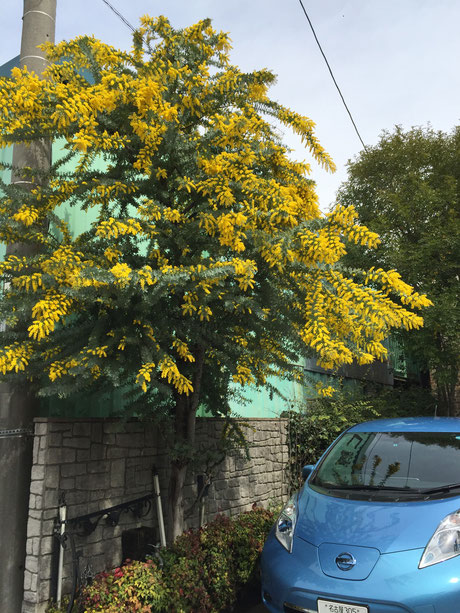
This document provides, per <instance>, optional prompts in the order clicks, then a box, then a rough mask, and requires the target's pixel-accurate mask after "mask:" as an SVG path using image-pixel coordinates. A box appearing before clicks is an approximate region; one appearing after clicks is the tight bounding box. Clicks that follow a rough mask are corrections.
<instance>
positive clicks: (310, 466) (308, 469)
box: [302, 464, 315, 481]
mask: <svg viewBox="0 0 460 613" xmlns="http://www.w3.org/2000/svg"><path fill="white" fill-rule="evenodd" d="M314 469H315V465H314V464H307V465H306V466H304V467H303V468H302V479H303V480H304V481H306V480H307V479H308V477H309V476H310V475H311V473H312V472H313V470H314Z"/></svg>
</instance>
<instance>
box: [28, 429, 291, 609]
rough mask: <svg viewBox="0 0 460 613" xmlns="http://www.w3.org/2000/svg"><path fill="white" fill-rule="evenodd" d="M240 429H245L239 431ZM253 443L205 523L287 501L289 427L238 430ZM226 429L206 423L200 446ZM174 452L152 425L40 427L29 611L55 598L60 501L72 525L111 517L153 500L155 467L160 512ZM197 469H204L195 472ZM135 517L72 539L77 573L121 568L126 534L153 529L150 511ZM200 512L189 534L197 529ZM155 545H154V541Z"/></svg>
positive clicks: (192, 490) (191, 493) (221, 479)
mask: <svg viewBox="0 0 460 613" xmlns="http://www.w3.org/2000/svg"><path fill="white" fill-rule="evenodd" d="M243 423H244V425H243ZM242 425H243V428H244V430H245V434H246V438H247V440H248V443H249V451H250V460H249V461H247V460H246V459H245V458H244V457H242V456H241V454H239V453H238V452H236V451H235V452H231V453H230V454H229V455H228V456H227V458H226V459H225V460H224V461H223V462H222V463H221V464H220V465H219V466H218V467H217V469H216V470H215V471H214V475H213V480H212V484H211V486H210V488H209V492H208V496H207V498H206V501H205V521H208V520H211V519H212V518H213V517H214V516H215V514H216V513H228V514H237V513H240V512H243V511H246V510H249V509H250V508H251V506H252V504H253V503H254V502H256V503H257V504H263V505H267V504H268V503H269V502H271V501H280V500H281V499H283V498H284V497H285V495H286V493H287V492H286V487H285V478H284V470H285V466H286V463H287V460H288V450H287V445H286V423H285V421H284V420H280V419H252V420H244V422H242ZM222 428H223V421H222V420H219V419H212V418H209V419H208V418H201V419H199V420H198V424H197V443H198V445H202V446H206V445H207V444H208V443H209V442H210V441H211V442H212V441H215V440H217V439H218V437H219V436H220V434H221V431H222ZM168 465H169V459H168V450H167V447H166V445H165V439H164V437H163V436H162V435H161V433H159V432H158V431H157V430H155V428H154V427H153V426H152V425H149V424H144V423H141V422H137V421H133V422H128V423H123V422H119V421H115V420H103V419H91V420H75V419H73V420H71V419H45V418H39V419H37V420H36V422H35V437H34V460H33V468H32V482H31V488H30V505H29V506H30V509H29V522H28V537H27V554H26V563H25V577H24V605H23V613H42V612H43V611H44V609H45V607H46V603H47V601H48V600H49V598H50V590H51V576H52V563H53V559H56V556H55V555H54V556H53V548H55V547H56V539H55V537H54V536H53V530H54V526H55V519H56V517H57V515H58V505H59V500H60V496H62V495H64V496H65V502H66V504H67V517H68V519H72V518H74V517H77V516H80V515H84V514H87V513H92V512H94V511H97V510H99V509H105V508H108V507H111V506H114V505H117V504H119V503H122V502H127V501H129V500H132V499H135V498H139V497H142V496H144V495H146V494H150V493H151V492H152V490H153V486H152V468H153V467H154V466H155V467H156V470H157V472H158V474H159V476H160V487H161V493H162V499H163V508H164V509H165V504H166V496H165V494H166V492H167V481H168ZM196 470H197V471H199V470H200V469H199V468H197V469H196ZM196 494H197V485H196V475H195V474H190V475H189V478H188V483H187V486H186V488H185V498H186V500H185V503H186V504H185V506H186V507H187V506H190V505H191V503H192V502H193V501H194V500H195V499H196ZM152 507H153V508H152V509H151V510H150V511H149V510H148V507H147V508H145V510H146V511H148V513H147V514H146V515H145V516H144V517H142V518H141V519H137V518H136V517H134V516H133V514H131V513H122V514H121V516H120V521H119V523H118V525H117V526H115V527H113V526H108V525H107V523H106V522H105V521H104V519H102V520H101V521H100V522H99V524H98V525H97V527H96V528H95V529H94V531H93V532H92V533H91V534H90V535H89V536H79V535H78V534H76V530H75V528H73V529H71V530H70V528H69V530H70V531H71V532H72V534H73V537H74V538H73V542H74V544H75V550H76V551H77V552H79V554H80V556H79V566H80V570H82V571H85V570H87V571H88V573H90V574H92V573H96V572H99V571H101V570H104V569H107V568H113V567H114V566H117V565H118V564H120V562H121V561H122V559H121V558H122V551H121V534H122V532H123V531H125V530H127V529H130V528H135V527H138V526H141V525H142V526H149V527H154V528H157V517H156V512H155V508H154V506H153V505H152ZM198 521H199V520H198V508H196V509H195V512H194V513H193V514H192V515H191V517H190V518H189V520H188V527H196V526H197V525H198ZM158 540H159V539H157V541H158ZM63 575H64V592H69V591H70V589H71V582H72V547H71V541H70V540H67V546H66V549H65V551H64V573H63Z"/></svg>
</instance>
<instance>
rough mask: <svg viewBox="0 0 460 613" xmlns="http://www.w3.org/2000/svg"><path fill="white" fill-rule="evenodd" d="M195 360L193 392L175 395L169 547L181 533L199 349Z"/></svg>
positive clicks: (192, 442) (197, 387)
mask: <svg viewBox="0 0 460 613" xmlns="http://www.w3.org/2000/svg"><path fill="white" fill-rule="evenodd" d="M194 356H195V363H194V365H195V372H194V376H193V392H192V393H191V395H190V396H186V395H184V394H177V393H175V397H176V408H175V415H174V441H173V445H174V446H175V450H174V453H173V457H172V460H171V464H170V466H171V473H170V478H169V491H168V514H167V516H168V525H167V534H168V542H169V543H172V542H173V541H174V540H175V539H176V538H177V537H178V536H179V535H180V534H182V532H183V531H184V485H185V478H186V475H187V468H188V466H189V464H190V461H191V459H192V455H193V453H194V451H195V426H196V411H197V409H198V405H199V402H200V392H201V379H202V374H203V364H204V348H203V347H198V348H197V349H196V351H195V352H194Z"/></svg>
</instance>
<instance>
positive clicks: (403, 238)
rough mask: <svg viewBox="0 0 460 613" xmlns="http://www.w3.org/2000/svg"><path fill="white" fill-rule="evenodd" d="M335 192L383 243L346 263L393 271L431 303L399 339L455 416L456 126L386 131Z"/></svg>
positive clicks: (458, 314) (459, 349)
mask: <svg viewBox="0 0 460 613" xmlns="http://www.w3.org/2000/svg"><path fill="white" fill-rule="evenodd" d="M348 172H349V178H348V181H347V182H346V183H345V184H344V185H343V186H342V187H341V189H340V191H339V197H338V199H339V201H340V202H341V203H342V204H343V205H347V204H351V203H352V204H353V205H354V206H355V207H356V210H357V211H358V214H359V217H360V219H361V221H362V222H363V223H365V224H367V225H369V227H370V228H372V229H373V230H374V231H375V232H378V234H379V235H380V237H381V238H382V244H381V245H380V247H379V248H378V249H377V250H375V251H370V250H368V249H362V248H360V247H356V248H354V249H352V250H350V252H349V254H348V256H347V260H348V262H349V263H351V264H352V265H356V266H362V265H363V263H366V265H369V264H372V265H374V266H377V267H380V266H381V267H384V268H390V269H395V270H397V271H398V272H399V273H400V274H401V275H402V277H403V278H404V279H405V280H407V282H408V283H410V284H411V285H413V286H414V287H415V288H416V289H417V291H419V292H423V293H426V294H427V295H428V297H429V298H430V299H431V300H432V301H433V303H434V306H433V307H432V308H431V309H428V310H427V312H426V315H425V325H424V327H423V329H419V330H417V331H416V332H414V333H411V334H410V335H407V334H403V335H402V336H403V340H404V342H405V345H406V347H407V350H408V351H410V353H411V355H413V356H414V357H415V358H417V359H418V360H419V362H420V363H421V364H422V365H423V364H425V365H426V366H427V367H428V368H429V370H430V373H431V375H432V379H433V383H434V387H435V388H436V391H437V396H438V410H439V411H440V412H442V413H444V414H447V415H450V414H454V411H455V406H456V403H455V388H456V385H457V384H458V379H459V365H460V361H459V357H460V335H459V330H460V308H459V304H460V291H459V289H460V283H459V274H460V267H459V254H460V201H459V198H460V127H456V128H455V129H454V130H453V131H452V132H451V133H449V134H445V133H443V132H436V131H434V130H432V129H431V128H430V127H427V128H420V127H418V128H413V129H411V130H409V131H407V132H404V131H403V130H402V129H401V128H400V127H396V128H395V130H394V131H393V132H383V134H382V136H381V138H380V141H379V143H378V144H377V145H376V146H375V147H370V148H369V149H368V150H367V151H363V152H362V153H361V154H360V155H359V156H358V157H357V158H356V160H354V161H352V162H349V165H348Z"/></svg>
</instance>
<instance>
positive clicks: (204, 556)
mask: <svg viewBox="0 0 460 613" xmlns="http://www.w3.org/2000/svg"><path fill="white" fill-rule="evenodd" d="M273 521H274V516H273V513H272V512H271V511H267V510H265V509H262V508H259V507H254V509H253V510H252V511H250V512H248V513H243V514H241V515H239V516H237V517H234V518H228V517H226V516H225V515H220V516H218V517H217V518H216V519H215V520H214V521H213V522H211V523H210V524H208V525H207V526H206V527H205V528H203V529H202V530H191V531H189V532H186V533H184V534H183V535H182V536H180V537H179V538H178V539H176V542H175V543H174V545H173V546H172V548H171V549H170V550H169V552H168V553H167V556H166V560H165V570H167V573H168V586H169V589H170V598H171V604H172V609H171V610H172V611H186V612H189V611H190V612H193V613H208V612H209V613H211V612H218V611H225V610H228V609H229V608H230V607H231V606H232V605H233V604H234V603H235V602H236V600H237V598H238V594H239V592H240V591H241V589H242V588H243V587H244V586H245V585H247V584H248V583H250V582H251V581H252V579H253V578H254V575H255V573H256V568H257V561H258V558H259V555H260V553H261V551H262V547H263V544H264V541H265V539H266V537H267V535H268V532H269V531H270V528H271V526H272V524H273Z"/></svg>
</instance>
